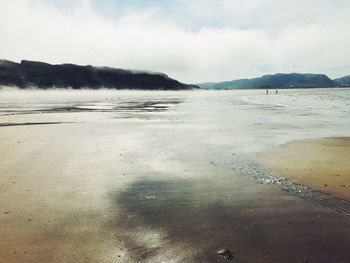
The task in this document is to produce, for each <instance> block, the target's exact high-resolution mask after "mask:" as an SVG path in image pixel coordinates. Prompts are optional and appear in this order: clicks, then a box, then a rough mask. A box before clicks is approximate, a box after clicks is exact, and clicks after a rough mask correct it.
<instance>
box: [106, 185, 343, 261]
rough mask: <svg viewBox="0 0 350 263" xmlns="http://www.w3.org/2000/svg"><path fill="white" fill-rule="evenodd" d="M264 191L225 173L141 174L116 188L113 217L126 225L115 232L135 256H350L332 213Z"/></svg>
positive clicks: (269, 258) (285, 258)
mask: <svg viewBox="0 0 350 263" xmlns="http://www.w3.org/2000/svg"><path fill="white" fill-rule="evenodd" d="M243 180H244V179H243ZM218 191H219V192H218ZM268 191H269V189H266V188H264V187H262V186H257V185H255V184H254V183H252V182H251V185H250V186H246V185H241V184H239V185H233V184H232V181H230V180H225V179H224V180H219V181H216V180H215V181H213V180H200V181H194V180H183V181H179V180H175V181H174V180H164V181H163V180H160V181H147V180H145V181H139V182H135V183H134V184H132V185H131V186H130V187H128V188H127V189H126V190H125V191H123V192H122V193H120V194H115V195H114V198H113V200H112V202H113V204H114V205H115V206H117V207H121V208H122V211H123V213H121V214H120V215H119V216H118V217H117V218H116V221H114V222H113V223H114V224H115V228H118V229H119V230H120V228H121V229H122V232H124V233H127V234H126V235H125V236H123V235H122V236H121V237H119V238H122V239H125V242H126V243H127V247H129V248H130V251H132V257H133V260H135V262H136V261H140V260H141V261H144V262H158V261H157V259H158V258H165V261H166V259H168V260H169V261H171V260H174V261H176V262H225V261H226V259H225V258H220V257H218V255H217V253H216V252H217V251H219V250H220V249H230V250H231V251H233V253H234V255H235V261H234V262H327V260H326V258H329V255H332V259H333V260H334V261H333V262H344V263H345V262H346V261H347V260H348V245H349V241H350V239H349V237H348V236H347V235H346V234H345V233H343V232H342V231H340V229H339V228H338V227H337V226H334V225H333V224H332V223H333V220H334V219H335V218H337V216H335V215H332V214H329V213H327V212H326V211H324V210H323V209H317V208H316V209H315V208H314V207H312V206H311V205H310V206H309V205H305V204H301V203H300V202H299V201H298V200H296V199H294V198H288V197H287V196H286V195H281V194H280V193H277V194H276V193H275V194H273V193H272V194H271V193H269V192H268ZM340 221H343V223H345V222H346V220H344V219H342V220H340ZM346 225H347V226H348V227H349V226H350V224H349V222H348V223H346ZM325 226H327V227H326V228H325ZM329 232H332V238H331V239H330V238H329ZM148 233H162V235H161V236H155V237H154V236H153V238H154V239H155V240H153V242H154V243H155V245H153V246H152V245H151V246H150V244H152V235H151V237H150V239H151V240H148V239H146V241H145V242H142V240H140V239H139V237H140V235H142V234H145V235H146V236H147V234H148ZM158 239H160V240H158ZM150 241H151V242H150ZM182 246H184V247H183V248H182ZM179 247H180V248H181V251H182V252H183V253H180V254H178V251H179ZM314 249H315V250H317V251H318V252H317V253H314Z"/></svg>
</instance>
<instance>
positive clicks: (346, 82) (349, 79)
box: [334, 75, 350, 87]
mask: <svg viewBox="0 0 350 263" xmlns="http://www.w3.org/2000/svg"><path fill="white" fill-rule="evenodd" d="M334 82H336V83H337V84H338V86H340V87H350V75H349V76H345V77H342V78H338V79H335V80H334Z"/></svg>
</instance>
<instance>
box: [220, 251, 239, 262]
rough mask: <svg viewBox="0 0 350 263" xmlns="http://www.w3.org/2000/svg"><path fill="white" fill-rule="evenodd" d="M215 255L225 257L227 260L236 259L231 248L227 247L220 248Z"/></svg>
mask: <svg viewBox="0 0 350 263" xmlns="http://www.w3.org/2000/svg"><path fill="white" fill-rule="evenodd" d="M216 255H217V256H218V257H220V258H223V259H227V260H234V259H236V256H235V254H234V253H233V252H231V250H229V249H220V250H219V251H217V252H216Z"/></svg>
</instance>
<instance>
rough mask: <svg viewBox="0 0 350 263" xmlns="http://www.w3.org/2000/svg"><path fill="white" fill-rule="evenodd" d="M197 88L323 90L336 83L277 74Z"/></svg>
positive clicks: (320, 76)
mask: <svg viewBox="0 0 350 263" xmlns="http://www.w3.org/2000/svg"><path fill="white" fill-rule="evenodd" d="M198 86H199V87H201V88H204V89H234V88H238V89H251V88H323V87H335V86H337V83H335V82H334V81H333V80H331V79H330V78H328V77H327V76H326V75H324V74H300V73H290V74H281V73H278V74H274V75H265V76H262V77H260V78H253V79H238V80H232V81H225V82H212V83H201V84H198Z"/></svg>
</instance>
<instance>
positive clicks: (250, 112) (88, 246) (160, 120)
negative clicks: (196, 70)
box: [0, 89, 350, 263]
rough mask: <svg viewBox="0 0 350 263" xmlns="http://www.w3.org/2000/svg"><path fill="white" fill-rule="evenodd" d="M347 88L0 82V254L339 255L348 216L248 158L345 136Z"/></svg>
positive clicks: (298, 258)
mask: <svg viewBox="0 0 350 263" xmlns="http://www.w3.org/2000/svg"><path fill="white" fill-rule="evenodd" d="M349 94H350V90H349V89H326V90H280V91H279V94H277V95H276V94H271V93H270V94H269V95H266V94H265V91H264V90H262V91H259V90H252V91H185V92H157V91H153V92H148V91H15V92H13V91H2V92H0V142H1V147H0V155H1V156H2V158H1V160H0V174H1V175H2V176H1V178H0V190H1V191H0V207H1V209H2V210H3V211H2V212H1V211H0V212H1V215H0V233H1V234H2V235H1V238H0V262H38V261H41V262H43V261H45V262H225V261H227V260H226V259H224V258H220V257H218V255H217V254H216V252H217V251H218V250H220V249H230V250H231V251H232V252H233V253H234V255H235V259H234V261H233V262H270V263H271V262H272V263H273V262H327V263H328V262H339V263H340V262H344V263H345V262H349V260H350V254H349V252H348V251H349V249H350V221H349V217H347V216H344V214H342V213H337V211H336V210H334V209H330V208H329V207H327V205H323V203H322V202H315V200H313V198H311V200H308V199H307V198H301V197H302V195H298V193H296V192H293V191H284V190H283V189H282V188H281V187H280V185H279V184H278V183H276V182H273V183H262V182H264V180H265V179H266V178H267V179H269V178H270V177H269V176H271V175H270V173H269V171H268V170H266V169H265V168H263V167H261V166H259V165H258V164H257V163H256V161H255V154H256V153H257V152H261V151H264V150H266V149H269V148H271V147H274V146H276V145H279V144H281V143H285V142H288V141H290V140H294V139H304V138H317V137H331V136H336V137H341V136H349V130H350V129H349V128H350V121H349V120H350V118H349V117H350V96H349ZM39 124H40V125H39ZM48 124H55V125H48ZM270 179H271V178H270ZM14 182H15V183H14ZM292 187H293V186H292ZM308 194H309V193H308ZM311 196H312V197H313V193H311ZM13 200H16V201H13ZM29 219H31V220H30V221H28V220H29Z"/></svg>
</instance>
